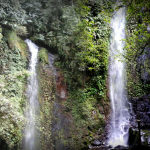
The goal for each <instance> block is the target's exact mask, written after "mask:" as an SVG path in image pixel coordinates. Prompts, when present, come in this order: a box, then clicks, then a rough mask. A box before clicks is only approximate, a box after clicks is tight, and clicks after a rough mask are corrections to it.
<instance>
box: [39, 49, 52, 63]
mask: <svg viewBox="0 0 150 150" xmlns="http://www.w3.org/2000/svg"><path fill="white" fill-rule="evenodd" d="M38 58H39V60H40V61H41V63H42V64H43V65H46V64H49V60H48V50H47V49H45V48H41V49H40V51H39V53H38Z"/></svg>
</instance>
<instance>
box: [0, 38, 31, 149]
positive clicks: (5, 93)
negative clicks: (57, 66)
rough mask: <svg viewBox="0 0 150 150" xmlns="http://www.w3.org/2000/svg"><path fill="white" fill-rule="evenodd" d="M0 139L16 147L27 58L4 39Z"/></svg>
mask: <svg viewBox="0 0 150 150" xmlns="http://www.w3.org/2000/svg"><path fill="white" fill-rule="evenodd" d="M0 64H1V65H0V66H1V68H0V120H1V121H0V125H1V129H0V140H1V141H4V143H6V144H4V145H1V147H2V148H4V147H3V146H6V147H7V148H8V149H18V148H19V147H20V142H21V139H22V132H21V130H22V128H23V126H24V124H25V121H26V119H25V117H24V115H23V110H24V106H25V105H24V104H25V95H24V94H23V92H24V90H25V84H26V78H27V76H28V75H29V73H28V72H27V71H26V70H25V69H26V65H27V60H26V59H25V58H24V57H23V56H22V55H21V49H18V47H17V46H16V47H14V48H12V49H10V48H9V47H8V45H7V43H6V41H5V40H1V43H0ZM6 147H5V148H6Z"/></svg>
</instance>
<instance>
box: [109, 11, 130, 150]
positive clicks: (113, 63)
mask: <svg viewBox="0 0 150 150" xmlns="http://www.w3.org/2000/svg"><path fill="white" fill-rule="evenodd" d="M111 27H112V30H113V31H112V34H111V39H110V41H111V43H110V65H109V91H110V100H111V105H112V117H111V118H112V119H111V127H112V128H111V132H110V133H109V140H108V143H109V145H112V146H113V147H114V146H117V145H124V146H126V145H127V142H128V123H129V117H130V115H129V112H128V109H127V107H126V105H127V96H126V90H125V85H126V71H125V62H121V61H119V60H118V59H116V58H115V56H116V55H117V54H119V53H120V54H123V53H124V52H123V47H124V43H123V42H122V41H121V39H125V8H121V9H119V10H118V11H117V12H116V14H115V15H114V17H113V18H112V20H111Z"/></svg>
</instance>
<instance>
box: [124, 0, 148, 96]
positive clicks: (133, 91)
mask: <svg viewBox="0 0 150 150" xmlns="http://www.w3.org/2000/svg"><path fill="white" fill-rule="evenodd" d="M124 4H126V5H127V25H126V29H127V31H126V39H125V40H124V41H125V42H126V45H125V47H124V49H125V51H126V54H125V56H124V58H125V59H126V62H127V81H128V83H127V89H128V94H129V95H131V96H133V97H140V96H142V95H143V94H146V93H148V91H149V89H150V88H149V87H150V86H149V84H145V83H144V82H143V81H142V78H141V77H142V75H143V71H146V72H148V70H149V67H146V70H144V69H143V68H142V67H143V65H142V64H141V62H140V61H139V57H141V56H142V55H143V56H144V55H145V54H146V48H147V47H149V46H150V34H149V31H148V30H147V25H148V24H150V21H149V20H150V18H149V17H150V11H149V9H148V8H149V6H150V2H149V1H145V0H144V1H126V0H124ZM143 61H147V60H143ZM144 64H146V66H149V62H148V63H147V62H144Z"/></svg>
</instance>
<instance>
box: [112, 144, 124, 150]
mask: <svg viewBox="0 0 150 150" xmlns="http://www.w3.org/2000/svg"><path fill="white" fill-rule="evenodd" d="M125 148H126V147H125V146H122V145H118V146H116V147H115V148H114V149H118V150H123V149H125Z"/></svg>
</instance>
